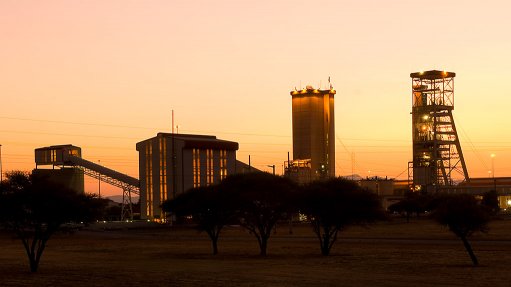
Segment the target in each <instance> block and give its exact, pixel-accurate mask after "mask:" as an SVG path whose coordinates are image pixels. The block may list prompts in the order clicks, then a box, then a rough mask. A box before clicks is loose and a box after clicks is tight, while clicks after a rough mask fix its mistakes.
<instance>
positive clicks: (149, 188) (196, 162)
mask: <svg viewBox="0 0 511 287" xmlns="http://www.w3.org/2000/svg"><path fill="white" fill-rule="evenodd" d="M158 147H159V155H158V162H159V187H160V194H159V199H160V200H159V201H160V202H163V201H165V200H167V199H168V188H167V187H168V180H169V178H168V166H167V165H168V162H167V155H168V153H167V140H166V139H165V138H160V139H159V142H158ZM213 154H214V152H213V149H205V150H201V149H193V150H192V177H193V187H200V186H201V185H202V184H203V183H201V177H202V174H201V156H205V165H206V166H205V167H206V168H205V170H202V172H205V176H206V182H205V184H206V185H211V184H213V183H214V172H215V170H214V156H213ZM218 155H219V157H218V167H219V179H220V180H222V179H224V178H225V177H226V176H227V150H219V151H218ZM145 163H146V170H145V178H146V186H145V187H146V208H147V215H148V216H150V217H153V216H154V210H153V205H154V204H153V201H154V196H153V192H154V190H153V169H154V168H158V167H153V146H152V144H148V145H146V147H145Z"/></svg>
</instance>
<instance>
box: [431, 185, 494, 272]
mask: <svg viewBox="0 0 511 287" xmlns="http://www.w3.org/2000/svg"><path fill="white" fill-rule="evenodd" d="M432 217H433V218H434V219H435V220H436V221H437V222H438V223H440V224H442V225H447V226H448V227H449V230H450V231H451V232H453V233H454V234H455V235H456V236H458V237H459V238H460V239H461V241H462V242H463V245H464V246H465V249H466V250H467V252H468V254H469V255H470V258H471V259H472V262H473V263H474V265H478V261H477V257H476V256H475V254H474V252H473V250H472V247H471V245H470V243H469V242H468V237H470V236H471V235H472V234H473V233H474V232H477V231H481V232H487V231H488V222H489V221H490V215H489V212H488V210H487V209H486V208H484V207H483V206H481V205H480V204H479V202H478V201H477V200H476V199H475V198H474V197H473V196H472V195H469V194H457V195H445V196H442V197H440V198H439V200H438V205H437V206H436V208H435V210H434V211H433V213H432Z"/></svg>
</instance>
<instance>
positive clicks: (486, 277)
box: [0, 220, 511, 286]
mask: <svg viewBox="0 0 511 287" xmlns="http://www.w3.org/2000/svg"><path fill="white" fill-rule="evenodd" d="M293 231H294V233H293V234H292V235H290V234H289V233H288V228H287V226H281V227H280V228H279V229H278V232H277V234H275V235H274V236H273V237H272V238H271V239H270V243H269V250H268V251H269V255H268V256H267V257H266V258H261V257H260V256H258V247H257V243H256V240H255V238H254V237H252V236H251V235H249V234H247V233H246V232H244V231H243V230H241V229H239V228H236V227H231V228H229V229H228V230H226V232H225V233H224V234H223V236H221V238H220V241H219V249H220V250H219V251H220V254H219V255H217V256H213V255H210V242H209V240H208V238H207V237H206V235H205V234H198V233H197V232H196V231H194V230H190V229H186V228H174V229H170V228H152V229H136V230H117V231H101V230H98V229H96V230H94V229H92V230H86V231H81V232H78V233H76V234H74V235H58V236H55V238H53V239H51V240H50V241H49V244H48V247H47V249H46V251H45V254H44V255H43V258H42V262H41V266H40V270H39V272H38V273H37V274H30V273H29V272H28V263H27V259H26V256H25V254H24V253H23V252H24V251H23V249H22V246H21V243H20V242H19V241H18V240H14V239H12V238H10V237H8V236H7V235H5V234H3V235H1V236H0V244H1V245H0V246H2V252H1V253H0V274H1V276H2V277H1V278H0V286H511V275H510V273H509V271H508V270H509V266H510V265H511V220H499V221H495V222H493V223H492V225H491V230H490V233H489V234H487V235H484V234H482V235H477V236H475V237H474V238H473V239H472V243H473V247H474V250H475V252H476V255H477V256H478V258H479V260H480V262H481V266H479V267H472V266H471V261H470V258H469V257H468V255H467V253H466V252H465V250H464V248H463V245H462V243H461V242H460V241H459V240H457V239H456V238H454V237H453V236H452V235H451V234H450V233H449V232H448V231H447V230H445V229H444V228H442V227H441V226H438V225H436V224H434V223H432V222H430V221H427V220H418V221H417V220H416V221H414V222H411V223H409V224H406V223H404V222H401V221H400V220H398V221H394V222H387V223H381V224H377V225H374V226H372V227H370V228H368V229H366V228H359V227H356V228H351V229H349V230H346V231H345V232H343V233H342V234H341V238H340V240H339V242H337V243H336V245H334V248H333V250H332V255H331V256H328V257H323V256H321V255H320V251H319V245H318V243H317V239H316V238H315V237H314V236H313V234H312V232H311V231H310V229H309V227H308V226H295V228H294V230H293Z"/></svg>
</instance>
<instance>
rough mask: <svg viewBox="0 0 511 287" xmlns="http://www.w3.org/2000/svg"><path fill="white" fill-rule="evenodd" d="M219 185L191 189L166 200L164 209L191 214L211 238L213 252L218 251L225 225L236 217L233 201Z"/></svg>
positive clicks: (201, 229)
mask: <svg viewBox="0 0 511 287" xmlns="http://www.w3.org/2000/svg"><path fill="white" fill-rule="evenodd" d="M225 195H226V193H222V192H220V190H219V188H218V185H210V186H206V187H199V188H194V189H191V190H189V191H187V192H185V193H182V194H180V195H179V196H177V197H176V198H175V199H172V200H167V201H164V202H163V204H162V209H163V211H165V212H172V213H173V214H175V215H177V216H191V217H192V221H193V222H194V223H196V224H197V229H198V230H199V231H204V232H206V233H207V234H208V236H209V238H210V239H211V245H212V249H213V254H214V255H215V254H217V253H218V237H219V235H220V232H221V231H222V229H223V228H224V226H225V225H227V224H229V223H232V222H233V219H234V217H235V208H234V206H233V202H232V201H231V199H230V198H229V197H228V196H225Z"/></svg>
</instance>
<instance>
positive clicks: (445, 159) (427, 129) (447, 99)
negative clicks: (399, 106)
mask: <svg viewBox="0 0 511 287" xmlns="http://www.w3.org/2000/svg"><path fill="white" fill-rule="evenodd" d="M455 76H456V74H455V73H452V72H446V71H437V70H432V71H426V72H418V73H411V74H410V77H411V78H412V141H413V161H412V162H410V163H409V175H410V176H411V174H412V173H413V181H411V180H410V181H411V182H413V184H412V188H413V189H414V190H415V191H422V192H436V191H438V190H441V189H442V188H446V187H448V186H452V185H453V184H454V179H456V180H461V181H469V176H468V172H467V167H466V165H465V159H464V158H463V152H462V150H461V145H460V141H459V137H458V133H457V131H456V125H455V124H454V118H453V115H452V111H453V109H454V77H455Z"/></svg>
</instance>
